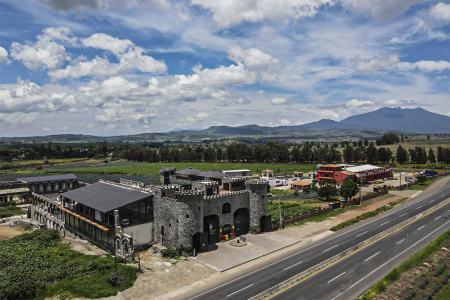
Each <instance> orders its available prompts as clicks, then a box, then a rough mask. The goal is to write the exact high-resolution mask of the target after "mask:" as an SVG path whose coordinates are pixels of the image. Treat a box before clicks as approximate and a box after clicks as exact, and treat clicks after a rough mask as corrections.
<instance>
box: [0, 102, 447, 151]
mask: <svg viewBox="0 0 450 300" xmlns="http://www.w3.org/2000/svg"><path fill="white" fill-rule="evenodd" d="M380 131H397V132H411V133H447V132H450V117H447V116H444V115H440V114H436V113H432V112H429V111H427V110H425V109H423V108H414V109H408V108H405V109H401V108H400V107H398V108H388V107H383V108H380V109H378V110H375V111H372V112H369V113H365V114H361V115H355V116H351V117H349V118H346V119H344V120H342V121H340V122H337V121H333V120H329V119H322V120H320V121H316V122H312V123H308V124H303V125H296V126H278V127H264V126H259V125H254V124H253V125H245V126H239V127H230V126H211V127H209V128H207V129H203V130H196V129H189V130H181V129H176V130H173V131H170V132H163V133H141V134H135V135H117V136H93V135H83V134H58V135H48V136H35V137H8V138H0V143H2V142H13V141H16V142H17V141H22V142H35V143H46V142H62V143H102V142H112V143H114V142H119V143H121V142H122V143H123V142H125V143H126V142H129V143H135V142H137V143H141V142H148V143H152V142H163V141H168V140H170V141H199V140H203V139H217V138H224V137H246V136H247V137H252V138H265V139H268V138H271V139H281V140H282V139H283V138H286V139H289V138H292V137H300V138H306V139H315V138H326V137H330V136H333V137H339V136H342V137H349V136H353V137H367V136H379V133H380Z"/></svg>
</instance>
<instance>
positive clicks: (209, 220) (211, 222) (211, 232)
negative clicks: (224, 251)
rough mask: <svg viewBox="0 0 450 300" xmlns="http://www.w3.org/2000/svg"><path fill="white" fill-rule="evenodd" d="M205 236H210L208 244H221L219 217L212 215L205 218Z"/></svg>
mask: <svg viewBox="0 0 450 300" xmlns="http://www.w3.org/2000/svg"><path fill="white" fill-rule="evenodd" d="M203 234H204V235H207V236H208V244H215V243H218V242H220V236H219V234H220V232H219V216H217V215H210V216H206V217H204V218H203Z"/></svg>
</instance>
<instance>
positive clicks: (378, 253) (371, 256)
mask: <svg viewBox="0 0 450 300" xmlns="http://www.w3.org/2000/svg"><path fill="white" fill-rule="evenodd" d="M378 254H380V252H378V253H376V254H374V255H372V256H371V257H369V258H368V259H366V260H365V261H368V260H369V259H371V258H372V257H374V256H377V255H378Z"/></svg>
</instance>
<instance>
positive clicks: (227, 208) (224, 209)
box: [222, 203, 231, 214]
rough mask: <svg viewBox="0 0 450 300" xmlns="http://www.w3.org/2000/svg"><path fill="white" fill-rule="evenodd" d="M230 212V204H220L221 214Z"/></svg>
mask: <svg viewBox="0 0 450 300" xmlns="http://www.w3.org/2000/svg"><path fill="white" fill-rule="evenodd" d="M230 212H231V204H230V203H225V204H224V205H222V214H229V213H230Z"/></svg>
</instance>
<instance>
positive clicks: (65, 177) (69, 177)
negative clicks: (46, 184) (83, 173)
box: [17, 174, 78, 183]
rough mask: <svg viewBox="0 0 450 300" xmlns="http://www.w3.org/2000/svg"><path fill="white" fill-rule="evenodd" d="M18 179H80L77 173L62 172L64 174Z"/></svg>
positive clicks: (26, 180)
mask: <svg viewBox="0 0 450 300" xmlns="http://www.w3.org/2000/svg"><path fill="white" fill-rule="evenodd" d="M17 180H22V181H25V182H28V183H29V182H42V181H56V180H78V178H77V176H75V174H62V175H51V176H39V177H24V178H17Z"/></svg>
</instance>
